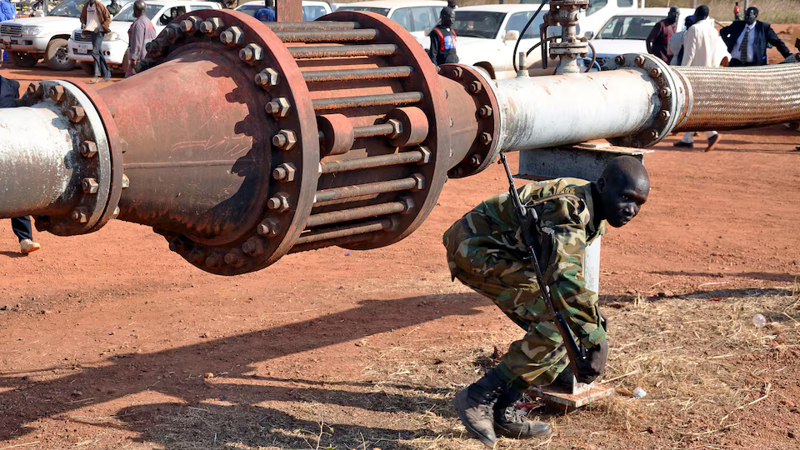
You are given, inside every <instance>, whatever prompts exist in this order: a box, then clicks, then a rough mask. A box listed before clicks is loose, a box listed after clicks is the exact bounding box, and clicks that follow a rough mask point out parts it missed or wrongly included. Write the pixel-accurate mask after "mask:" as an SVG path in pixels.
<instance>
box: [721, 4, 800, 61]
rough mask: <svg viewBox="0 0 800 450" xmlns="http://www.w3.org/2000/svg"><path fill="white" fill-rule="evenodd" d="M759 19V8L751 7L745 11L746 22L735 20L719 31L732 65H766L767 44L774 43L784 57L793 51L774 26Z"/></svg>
mask: <svg viewBox="0 0 800 450" xmlns="http://www.w3.org/2000/svg"><path fill="white" fill-rule="evenodd" d="M756 19H758V8H755V7H750V8H747V11H745V13H744V22H742V21H741V20H740V21H738V22H733V23H732V24H730V25H728V26H727V27H725V28H723V29H721V30H720V31H719V34H720V36H722V40H723V41H725V45H727V47H728V52H730V54H731V64H730V66H731V67H743V66H744V67H746V66H765V65H767V64H768V61H767V44H772V45H773V46H775V48H777V49H778V51H779V52H781V55H783V57H784V58H788V57H789V56H791V54H792V51H791V50H789V47H787V46H786V44H784V43H783V41H782V40H781V38H779V37H778V35H777V34H775V31H773V30H772V26H770V24H768V23H766V22H761V21H758V20H756Z"/></svg>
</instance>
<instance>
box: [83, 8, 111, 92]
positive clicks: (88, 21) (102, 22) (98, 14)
mask: <svg viewBox="0 0 800 450" xmlns="http://www.w3.org/2000/svg"><path fill="white" fill-rule="evenodd" d="M110 27H111V14H110V13H109V12H108V9H106V7H105V6H104V5H103V4H102V3H100V2H98V1H97V0H89V1H87V2H86V4H85V5H83V10H82V11H81V30H83V31H86V32H89V33H91V34H92V61H93V62H94V78H92V80H91V81H90V82H89V83H92V84H93V83H97V81H98V79H99V78H100V76H101V75H102V76H103V81H111V69H109V68H108V63H107V62H106V58H105V57H104V56H103V38H104V37H105V35H106V33H109V32H111V28H110Z"/></svg>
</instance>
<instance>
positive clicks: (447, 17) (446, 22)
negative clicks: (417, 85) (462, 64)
mask: <svg viewBox="0 0 800 450" xmlns="http://www.w3.org/2000/svg"><path fill="white" fill-rule="evenodd" d="M455 20H456V13H455V11H453V8H449V7H445V8H442V12H441V14H439V23H438V24H436V27H434V28H433V30H431V33H430V38H431V48H430V49H429V50H428V56H430V57H431V61H433V64H435V65H437V66H440V65H442V64H455V63H457V62H458V53H456V32H455V30H453V29H452V26H453V22H455Z"/></svg>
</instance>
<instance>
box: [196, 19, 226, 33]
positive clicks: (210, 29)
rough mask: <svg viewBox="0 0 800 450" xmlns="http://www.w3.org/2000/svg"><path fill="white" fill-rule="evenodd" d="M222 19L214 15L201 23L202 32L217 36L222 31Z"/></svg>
mask: <svg viewBox="0 0 800 450" xmlns="http://www.w3.org/2000/svg"><path fill="white" fill-rule="evenodd" d="M222 27H223V25H222V19H220V18H219V17H212V18H210V19H206V20H204V21H203V22H202V23H200V32H201V33H203V34H207V35H209V36H216V35H218V34H219V33H220V32H221V31H222Z"/></svg>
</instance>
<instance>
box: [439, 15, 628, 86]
mask: <svg viewBox="0 0 800 450" xmlns="http://www.w3.org/2000/svg"><path fill="white" fill-rule="evenodd" d="M611 2H614V3H613V4H612V3H610V2H609V0H594V1H593V2H592V6H591V7H589V9H587V10H586V11H584V12H582V13H581V19H580V20H581V22H580V26H579V27H578V29H579V34H582V35H585V36H589V37H591V36H593V35H594V34H595V33H597V32H598V31H599V30H600V28H601V27H602V26H603V24H605V22H606V21H607V19H608V18H609V17H610V16H612V15H613V14H614V13H615V12H619V11H620V9H626V8H627V9H635V8H636V6H635V3H634V2H633V0H616V1H615V0H611ZM539 5H540V2H538V1H537V2H535V3H534V2H530V1H529V2H526V1H524V0H523V1H522V4H519V5H480V6H467V7H463V8H459V9H457V10H456V22H455V25H454V28H455V30H456V34H457V35H458V43H457V45H456V48H457V49H458V56H459V58H460V61H459V62H460V63H462V64H468V65H474V66H477V67H480V68H482V69H483V70H485V71H486V72H487V73H488V74H489V75H490V76H491V77H493V78H511V77H514V76H515V75H516V73H515V72H514V66H513V61H514V58H515V55H514V46H515V44H516V41H517V39H518V38H519V34H520V33H521V32H522V29H523V28H524V27H525V24H527V23H528V20H530V18H531V16H533V14H534V13H535V12H536V10H537V9H538V8H539ZM549 9H550V7H549V5H544V7H543V8H542V11H541V12H540V13H539V15H538V16H537V17H536V19H535V20H534V22H533V23H531V25H530V26H529V27H528V29H527V30H526V32H525V35H524V36H522V39H521V40H520V43H519V48H518V50H517V51H518V52H519V51H527V50H528V49H530V48H531V47H533V46H534V45H535V44H537V43H538V42H539V41H540V36H539V26H540V25H541V24H542V22H543V20H544V15H545V14H546V13H547V12H548V11H549ZM598 19H602V21H600V20H598ZM560 33H561V29H560V27H549V28H548V31H547V35H548V36H555V35H558V34H560ZM525 67H527V68H528V72H529V73H530V74H531V75H544V74H550V73H552V72H553V68H552V66H549V68H548V69H543V68H542V63H541V52H540V51H538V50H536V51H534V52H532V53H531V54H530V55H528V57H527V58H526V60H525Z"/></svg>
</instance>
